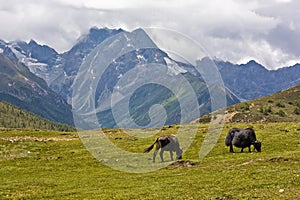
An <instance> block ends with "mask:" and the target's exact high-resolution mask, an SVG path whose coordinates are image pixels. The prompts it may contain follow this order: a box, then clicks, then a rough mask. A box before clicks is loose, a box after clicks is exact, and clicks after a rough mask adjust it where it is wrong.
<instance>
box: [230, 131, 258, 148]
mask: <svg viewBox="0 0 300 200" xmlns="http://www.w3.org/2000/svg"><path fill="white" fill-rule="evenodd" d="M225 145H226V146H230V152H234V151H233V146H235V147H238V148H242V150H241V152H243V150H244V148H246V147H248V148H249V152H251V148H250V147H251V145H253V146H254V149H256V150H257V151H258V152H260V151H261V142H260V141H257V140H256V135H255V132H254V130H253V129H252V128H246V129H239V128H232V129H230V130H229V131H228V133H227V136H226V138H225Z"/></svg>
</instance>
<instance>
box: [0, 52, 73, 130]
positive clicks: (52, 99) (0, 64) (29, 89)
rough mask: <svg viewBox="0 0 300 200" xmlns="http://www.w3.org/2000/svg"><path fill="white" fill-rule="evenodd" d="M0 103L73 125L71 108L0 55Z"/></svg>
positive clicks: (27, 71)
mask: <svg viewBox="0 0 300 200" xmlns="http://www.w3.org/2000/svg"><path fill="white" fill-rule="evenodd" d="M0 100H1V101H5V102H8V103H10V104H12V105H15V106H17V107H19V108H21V109H24V110H27V111H29V112H31V113H35V114H37V115H39V116H41V117H43V118H46V119H49V120H52V121H55V122H60V123H66V124H70V125H72V124H73V115H72V112H71V106H70V105H68V104H67V102H66V101H65V100H64V99H62V97H60V96H59V95H57V94H56V93H55V92H53V91H52V90H51V89H50V88H49V87H48V86H47V84H46V82H45V81H44V80H43V79H41V78H39V77H37V76H36V75H34V74H33V73H31V72H30V71H29V70H28V68H27V67H26V66H25V65H23V64H21V63H20V62H18V61H15V60H13V59H11V58H9V57H7V56H3V55H0Z"/></svg>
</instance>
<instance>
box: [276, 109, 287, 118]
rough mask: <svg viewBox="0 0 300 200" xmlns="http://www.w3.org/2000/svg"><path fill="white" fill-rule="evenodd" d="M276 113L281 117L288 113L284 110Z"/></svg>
mask: <svg viewBox="0 0 300 200" xmlns="http://www.w3.org/2000/svg"><path fill="white" fill-rule="evenodd" d="M276 114H277V115H279V116H280V117H285V116H286V114H285V112H284V111H283V110H279V111H278V112H277V113H276Z"/></svg>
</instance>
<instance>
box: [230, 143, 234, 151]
mask: <svg viewBox="0 0 300 200" xmlns="http://www.w3.org/2000/svg"><path fill="white" fill-rule="evenodd" d="M230 152H231V153H234V151H233V146H232V144H231V145H230Z"/></svg>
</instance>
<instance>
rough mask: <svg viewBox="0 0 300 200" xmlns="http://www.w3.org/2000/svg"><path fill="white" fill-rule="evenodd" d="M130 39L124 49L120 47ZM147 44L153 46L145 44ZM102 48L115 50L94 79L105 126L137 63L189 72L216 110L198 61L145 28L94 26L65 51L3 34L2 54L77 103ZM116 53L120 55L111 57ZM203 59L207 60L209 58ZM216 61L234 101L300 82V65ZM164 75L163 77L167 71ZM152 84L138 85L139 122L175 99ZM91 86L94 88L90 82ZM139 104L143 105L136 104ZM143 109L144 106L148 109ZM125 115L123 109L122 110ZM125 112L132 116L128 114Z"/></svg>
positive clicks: (201, 98) (202, 99) (204, 103)
mask: <svg viewBox="0 0 300 200" xmlns="http://www.w3.org/2000/svg"><path fill="white" fill-rule="evenodd" d="M111 38H113V39H111ZM125 43H126V45H125V46H123V49H122V48H120V47H122V45H123V44H125ZM139 45H140V46H139ZM143 46H146V47H147V48H141V47H143ZM137 47H139V48H137ZM101 48H102V50H103V49H108V50H109V52H106V53H107V54H106V57H104V58H102V60H101V61H98V62H99V63H104V62H110V63H109V66H108V67H107V69H106V70H105V72H103V74H102V77H101V78H100V79H99V82H98V83H97V84H96V85H93V87H95V88H96V89H95V102H93V103H94V105H95V106H96V107H97V109H98V110H97V111H98V118H99V119H100V121H102V122H103V123H104V124H105V126H115V125H116V122H115V121H114V120H113V116H112V115H113V113H112V111H111V110H110V106H111V103H112V104H113V105H117V104H118V103H120V102H122V96H124V94H122V92H124V91H127V86H126V85H118V84H117V83H118V81H119V80H121V79H124V75H126V74H128V72H130V70H132V69H134V68H135V66H146V65H148V66H152V67H153V69H154V70H156V69H155V67H154V65H155V66H161V68H163V69H165V70H166V71H167V76H171V77H180V76H184V77H185V78H186V80H188V81H189V82H190V84H191V85H192V87H193V90H194V91H195V92H196V93H197V100H198V102H199V105H201V106H200V107H201V108H197V109H200V110H201V114H205V113H207V112H210V111H211V110H210V101H211V100H210V96H209V93H208V88H207V87H206V84H205V82H204V80H203V79H202V78H201V75H200V74H199V73H198V71H197V70H195V68H194V66H192V65H189V64H185V63H182V62H178V61H176V60H174V59H172V58H171V57H170V56H169V55H168V54H167V53H166V52H163V51H162V50H160V49H159V48H157V46H156V44H155V43H154V42H153V41H152V39H151V38H150V37H149V35H147V33H146V32H145V31H144V30H142V29H137V30H135V31H132V32H127V31H124V30H122V29H108V28H103V29H101V28H100V29H99V28H91V29H90V31H89V33H88V34H86V35H83V36H82V37H81V38H80V39H79V40H78V41H77V43H76V44H75V45H74V46H73V47H72V48H71V49H70V50H69V51H67V52H65V53H62V54H59V53H57V52H56V51H55V50H54V49H53V48H51V47H48V46H45V45H40V44H37V43H36V42H35V41H34V40H31V41H29V42H28V43H26V42H22V41H17V42H8V43H6V42H4V41H2V40H0V54H3V55H6V56H9V57H10V58H13V59H16V60H18V61H20V62H22V63H24V64H25V65H26V66H27V67H28V68H29V70H30V71H31V72H32V73H34V74H35V75H37V76H39V77H41V78H42V79H44V80H45V81H46V82H47V84H48V86H49V87H50V88H52V89H53V90H54V91H55V92H56V93H58V94H59V95H61V96H62V97H63V98H64V99H66V100H67V101H68V102H69V103H71V98H72V92H73V90H72V88H73V87H72V86H74V80H75V78H76V77H77V76H78V73H79V71H80V70H81V71H82V70H83V71H82V73H87V74H89V75H90V76H89V78H90V80H93V79H94V78H95V77H96V76H97V75H96V74H97V68H94V69H85V66H83V65H84V63H86V62H87V59H89V56H91V54H93V52H97V51H101ZM112 55H114V56H115V55H118V56H116V57H115V58H114V59H112V60H109V58H110V57H111V56H112ZM199 63H200V65H202V64H203V65H205V59H204V60H202V61H199ZM201 63H202V64H201ZM215 63H216V65H217V67H218V70H219V72H220V74H221V76H222V79H223V81H224V85H225V86H226V90H227V91H226V94H227V97H226V98H227V102H228V105H231V104H233V103H237V102H238V101H239V100H238V99H240V100H248V99H253V98H256V97H261V96H266V95H269V94H272V93H275V92H277V91H280V90H282V89H286V88H288V87H291V86H293V85H297V84H300V75H299V73H300V70H299V68H300V65H295V66H292V67H287V68H282V69H279V70H273V71H270V70H267V69H266V68H265V67H263V66H261V65H259V64H258V63H256V62H255V61H251V62H249V63H247V64H244V65H236V64H232V63H230V62H224V61H220V60H216V61H215ZM86 68H88V67H86ZM85 70H86V71H85ZM135 75H141V73H139V72H137V73H135ZM135 75H133V76H131V77H130V78H131V79H130V80H129V81H128V82H127V83H128V84H129V82H130V83H131V84H129V85H134V84H133V83H134V80H136V77H135ZM157 76H158V75H157ZM153 78H156V77H153ZM161 79H162V80H163V77H162V78H161ZM125 82H126V81H125ZM149 88H150V89H151V88H152V90H154V89H155V92H154V94H155V95H154V98H151V96H149V95H148V94H149V93H151V92H147V91H148V90H146V89H145V88H144V89H143V90H137V91H138V94H137V93H135V95H136V96H140V95H143V96H144V97H147V99H144V98H136V99H135V100H134V101H133V102H132V104H131V105H130V107H131V109H133V110H132V114H133V115H136V117H137V119H136V120H137V122H138V123H141V124H145V123H146V122H148V121H149V116H148V115H147V113H146V112H144V111H148V108H150V107H151V105H152V104H153V103H159V102H160V101H163V100H164V101H168V99H169V100H170V99H172V98H171V96H168V95H170V94H169V93H168V92H167V91H166V90H165V89H162V88H157V87H156V86H155V85H149ZM149 88H148V89H149ZM86 90H90V89H89V88H86ZM116 91H120V92H119V93H118V95H117V96H114V98H115V99H117V100H113V101H111V95H112V93H113V92H116ZM152 94H153V92H152ZM140 99H143V100H142V101H141V100H140ZM170 102H171V103H170V104H169V108H170V112H169V113H167V115H168V116H171V118H169V121H168V123H178V119H179V117H180V116H179V115H178V112H179V111H178V110H176V107H177V106H178V102H177V103H176V101H170ZM135 106H137V107H136V109H135ZM166 107H168V106H166ZM139 109H142V110H143V112H142V111H141V110H139ZM176 113H177V114H176ZM120 116H123V115H122V114H120ZM123 117H124V118H126V116H123Z"/></svg>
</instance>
